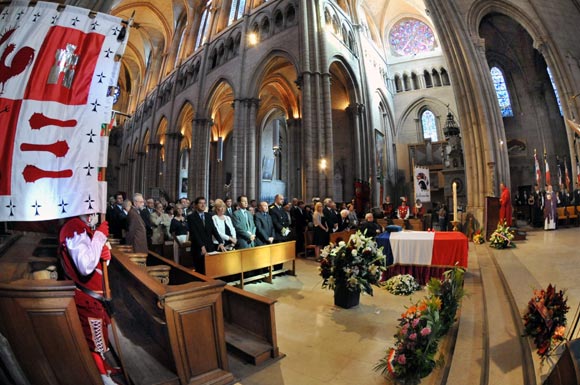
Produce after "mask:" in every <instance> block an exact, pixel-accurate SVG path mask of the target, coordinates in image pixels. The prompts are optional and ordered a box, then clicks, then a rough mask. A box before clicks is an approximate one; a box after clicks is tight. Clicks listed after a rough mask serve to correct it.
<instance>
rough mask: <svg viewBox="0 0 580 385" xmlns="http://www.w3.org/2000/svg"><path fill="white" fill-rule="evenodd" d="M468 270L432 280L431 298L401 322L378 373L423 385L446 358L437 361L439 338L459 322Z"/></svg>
mask: <svg viewBox="0 0 580 385" xmlns="http://www.w3.org/2000/svg"><path fill="white" fill-rule="evenodd" d="M464 273H465V270H463V269H461V268H458V267H456V268H454V269H452V270H448V271H446V272H445V273H443V278H442V279H441V280H438V279H431V281H430V282H429V284H428V287H427V288H428V290H429V293H430V296H429V297H427V298H425V299H423V300H422V301H420V302H419V303H417V304H415V305H413V306H411V307H409V308H408V309H407V310H406V311H405V312H404V313H403V314H402V315H401V318H400V319H399V326H398V328H397V334H395V340H396V341H395V344H394V347H392V348H390V349H388V350H387V352H386V355H385V357H384V358H382V359H381V360H379V363H378V364H377V365H376V366H375V370H380V371H381V372H382V374H383V375H384V376H386V377H388V378H391V379H392V380H394V381H396V382H399V383H404V384H419V383H420V382H421V378H423V377H426V376H427V375H429V374H430V373H431V371H432V370H433V369H434V368H435V366H436V365H437V364H442V363H443V362H442V361H443V358H442V357H441V358H439V359H438V360H436V359H435V355H436V353H437V347H438V342H439V338H440V337H442V336H443V335H445V333H447V331H448V330H449V327H450V326H451V325H452V324H453V322H454V321H455V314H456V312H457V309H458V307H459V303H460V301H461V298H462V297H463V296H464V291H463V278H464Z"/></svg>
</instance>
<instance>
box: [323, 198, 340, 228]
mask: <svg viewBox="0 0 580 385" xmlns="http://www.w3.org/2000/svg"><path fill="white" fill-rule="evenodd" d="M333 205H334V202H333V201H332V199H330V198H326V199H324V209H323V210H322V212H323V213H324V218H325V219H326V224H327V226H328V231H329V232H331V233H333V232H335V231H337V230H338V215H336V211H335V210H334V207H333Z"/></svg>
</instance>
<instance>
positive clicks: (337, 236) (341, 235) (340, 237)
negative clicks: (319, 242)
mask: <svg viewBox="0 0 580 385" xmlns="http://www.w3.org/2000/svg"><path fill="white" fill-rule="evenodd" d="M355 233H356V230H344V231H339V232H336V233H332V234H330V243H334V244H335V245H337V244H338V242H340V241H344V242H348V240H349V239H350V236H351V235H352V234H355Z"/></svg>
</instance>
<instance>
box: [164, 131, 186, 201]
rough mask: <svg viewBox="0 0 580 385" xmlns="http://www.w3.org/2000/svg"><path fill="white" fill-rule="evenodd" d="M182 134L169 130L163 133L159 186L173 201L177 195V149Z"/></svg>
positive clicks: (178, 186) (179, 145)
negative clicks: (161, 173)
mask: <svg viewBox="0 0 580 385" xmlns="http://www.w3.org/2000/svg"><path fill="white" fill-rule="evenodd" d="M182 139H183V135H181V132H179V131H178V132H169V133H167V134H165V143H164V145H163V146H164V147H165V172H164V173H163V178H162V179H161V180H162V183H161V186H160V187H161V188H162V189H163V190H165V192H166V193H167V194H168V195H169V198H170V199H171V200H173V201H176V200H177V197H178V196H179V188H181V186H180V185H179V184H178V178H179V149H180V147H181V140H182Z"/></svg>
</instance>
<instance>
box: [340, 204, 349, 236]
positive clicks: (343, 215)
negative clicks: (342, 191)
mask: <svg viewBox="0 0 580 385" xmlns="http://www.w3.org/2000/svg"><path fill="white" fill-rule="evenodd" d="M348 214H349V211H348V210H346V209H344V210H342V211H341V212H340V219H339V220H338V230H337V231H346V230H348V229H350V219H349V218H348Z"/></svg>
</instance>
